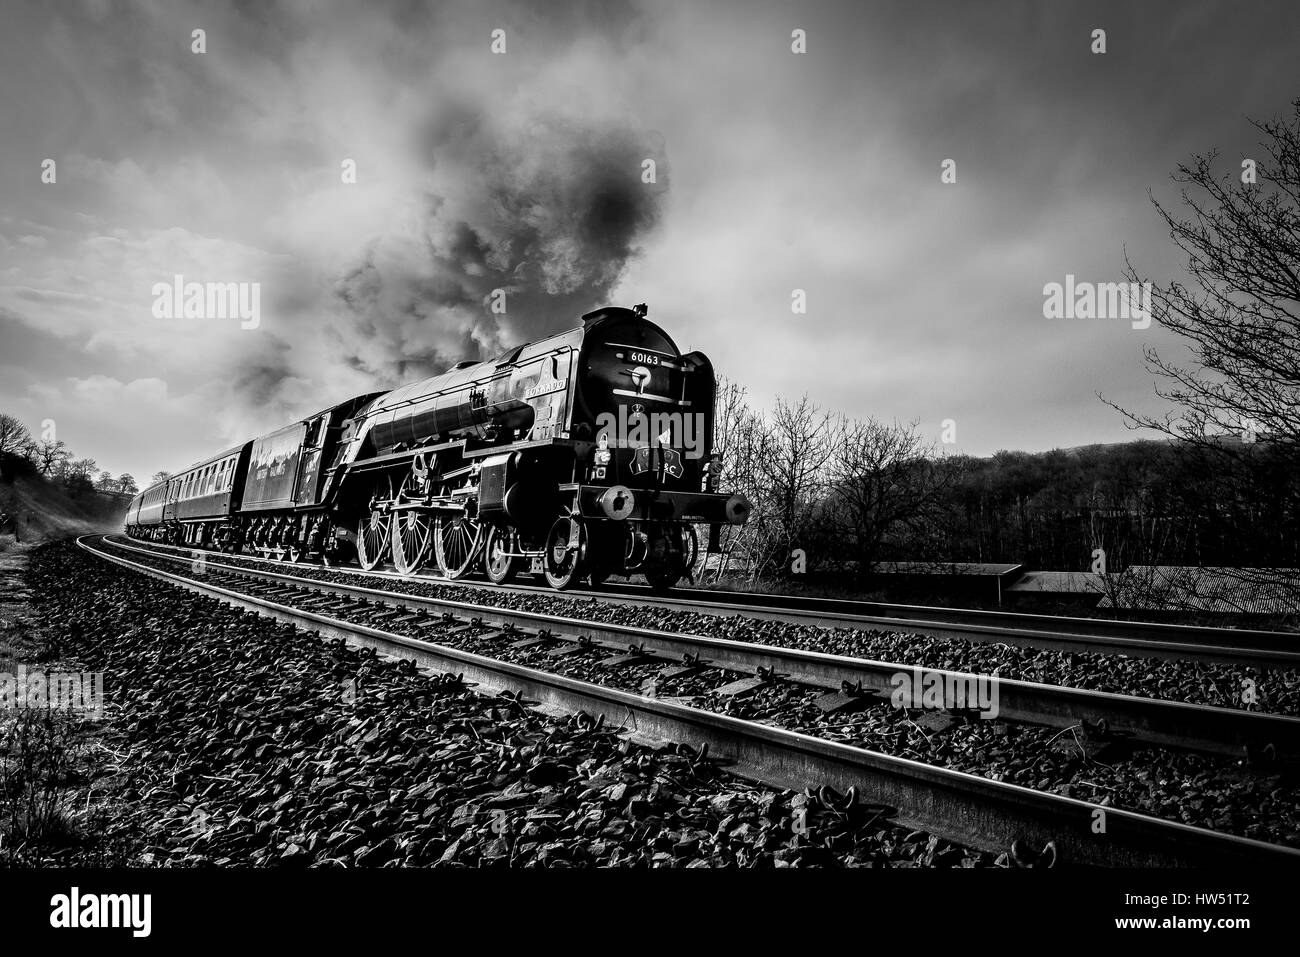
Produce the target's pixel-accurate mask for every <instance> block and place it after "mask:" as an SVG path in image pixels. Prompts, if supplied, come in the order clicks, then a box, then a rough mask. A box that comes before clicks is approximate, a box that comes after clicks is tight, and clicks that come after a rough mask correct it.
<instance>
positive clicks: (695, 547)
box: [645, 525, 700, 592]
mask: <svg viewBox="0 0 1300 957" xmlns="http://www.w3.org/2000/svg"><path fill="white" fill-rule="evenodd" d="M668 534H670V535H671V534H673V533H672V532H669V533H668ZM676 534H677V535H678V536H679V541H680V548H681V551H680V552H676V553H675V554H674V556H673V558H672V560H671V561H670V562H669V564H668V565H667V566H666V567H664V568H656V569H651V570H648V571H646V573H645V580H646V582H647V583H648V584H649V585H650V588H651V590H652V591H656V592H665V591H668V590H669V589H671V588H672V587H673V586H674V585H676V584H677V583H678V582H679V581H681V580H682V576H683V575H685V574H686V573H687V572H688V571H690V570H691V569H692V568H694V567H695V559H696V557H697V556H698V555H699V553H700V540H699V537H698V536H697V535H696V534H695V527H694V526H692V525H683V526H681V527H680V529H679V530H677V532H676Z"/></svg>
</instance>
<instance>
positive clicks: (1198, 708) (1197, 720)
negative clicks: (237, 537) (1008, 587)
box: [107, 542, 1300, 757]
mask: <svg viewBox="0 0 1300 957" xmlns="http://www.w3.org/2000/svg"><path fill="white" fill-rule="evenodd" d="M107 544H108V547H110V548H116V549H122V550H125V551H130V552H134V553H136V554H143V555H149V556H151V557H154V558H158V559H162V560H164V561H173V562H179V563H184V562H187V559H185V558H183V557H180V556H165V555H159V554H158V553H156V552H153V551H151V550H149V549H139V548H135V547H133V546H126V545H122V544H120V543H117V542H110V543H107ZM205 565H206V567H207V568H208V569H220V570H222V571H224V572H228V573H230V574H235V575H242V576H247V577H249V578H253V579H259V580H261V581H263V582H279V583H281V584H283V585H287V586H290V587H294V588H299V589H303V590H304V591H309V592H312V593H321V594H332V595H336V596H340V597H344V596H346V597H352V598H356V599H359V600H365V601H375V602H378V603H381V604H386V605H389V606H390V607H394V608H397V607H400V608H403V609H407V608H418V609H423V610H425V611H432V612H438V613H450V614H453V615H459V616H461V617H462V618H466V619H477V620H479V621H480V622H482V623H483V624H485V625H490V626H493V627H499V628H513V629H518V630H521V631H528V630H534V631H539V632H547V633H549V634H550V635H552V636H554V637H555V638H558V639H562V640H563V639H568V640H570V641H574V642H580V641H589V642H591V643H593V644H596V645H599V646H602V647H605V648H611V649H617V650H627V649H637V650H639V651H640V652H642V653H644V654H646V655H649V656H653V657H658V658H665V659H669V660H683V659H685V658H687V657H690V658H692V659H695V660H698V662H699V663H700V664H701V665H705V666H707V667H712V668H721V669H725V670H728V671H735V672H741V673H744V674H749V675H754V674H757V673H758V670H759V669H760V668H763V669H766V670H768V671H770V672H772V673H775V674H777V675H781V676H783V677H787V678H790V679H791V680H794V681H797V682H800V683H802V684H808V685H815V686H821V687H825V688H828V689H831V690H839V689H840V688H841V687H843V686H844V685H846V684H847V685H850V686H855V687H860V688H861V691H862V693H864V694H866V695H868V696H872V695H882V696H883V698H882V699H881V700H888V699H889V697H890V695H891V694H892V693H893V691H894V690H895V689H896V688H898V687H900V686H903V685H905V684H906V685H908V686H909V687H911V684H910V682H911V681H912V680H913V676H914V675H915V676H916V680H918V681H919V680H929V681H933V682H934V684H935V687H937V688H940V689H943V694H944V704H945V706H946V707H956V706H958V705H959V703H960V702H959V701H957V700H956V699H955V696H954V692H955V691H956V690H957V689H958V688H961V689H976V688H978V687H979V685H978V684H977V683H978V682H980V681H981V680H984V681H987V680H988V677H987V676H981V675H976V674H973V673H969V672H959V671H950V670H944V669H937V668H926V669H920V668H917V667H915V666H913V665H907V664H901V663H897V662H885V661H877V660H872V659H868V658H850V657H846V656H843V655H831V654H826V653H824V652H817V651H808V650H804V649H799V648H784V647H780V646H776V645H760V644H753V643H750V642H742V641H733V640H731V639H727V638H713V637H709V636H704V635H692V634H682V633H676V632H666V631H659V630H656V629H649V628H638V627H634V626H631V625H617V624H609V623H603V622H592V621H585V620H581V619H575V618H565V617H562V616H559V615H550V614H544V613H541V612H530V611H518V610H513V609H503V608H496V607H493V606H487V605H477V604H472V603H468V602H460V601H454V600H451V599H444V598H426V597H423V596H417V595H407V594H403V593H400V592H389V591H383V590H380V589H374V588H367V587H363V586H360V585H345V584H341V583H335V582H322V581H319V580H316V579H310V578H299V577H297V576H294V575H290V574H287V573H284V572H272V571H266V570H264V569H251V568H240V567H238V566H232V565H227V564H225V563H223V562H216V561H206V560H205ZM931 676H933V677H931ZM993 688H995V689H996V692H995V693H996V695H997V714H996V715H995V716H996V717H999V718H1003V719H1006V720H1009V721H1019V722H1023V723H1027V724H1038V725H1045V726H1047V727H1053V728H1071V727H1078V726H1079V725H1080V722H1081V719H1087V720H1089V721H1091V722H1093V723H1096V722H1099V721H1103V720H1104V721H1105V722H1106V723H1107V725H1109V729H1110V731H1111V733H1112V734H1118V735H1119V736H1121V737H1128V738H1131V740H1133V741H1134V742H1139V743H1143V744H1150V745H1155V746H1157V747H1171V748H1182V749H1189V750H1197V751H1205V752H1209V753H1214V754H1223V755H1232V756H1238V757H1239V756H1241V755H1242V754H1243V753H1244V749H1245V748H1246V746H1248V745H1249V746H1250V747H1252V748H1256V749H1259V748H1263V747H1265V746H1266V745H1269V744H1272V745H1273V746H1274V748H1275V750H1276V751H1277V752H1279V753H1284V754H1300V718H1295V717H1290V716H1287V715H1278V714H1270V713H1264V712H1257V711H1245V710H1240V709H1234V708H1220V707H1215V706H1212V705H1202V704H1188V703H1186V702H1181V701H1169V700H1165V699H1159V698H1142V697H1137V696H1133V695H1122V694H1115V693H1113V692H1107V691H1094V690H1089V689H1083V688H1072V687H1068V686H1064V685H1053V684H1044V683H1040V682H1031V681H1020V680H1016V679H1010V678H994V679H993ZM990 693H993V692H992V689H990ZM967 700H968V701H969V700H970V699H969V698H968V699H967Z"/></svg>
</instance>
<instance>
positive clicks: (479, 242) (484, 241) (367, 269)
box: [335, 107, 668, 381]
mask: <svg viewBox="0 0 1300 957" xmlns="http://www.w3.org/2000/svg"><path fill="white" fill-rule="evenodd" d="M418 139H419V142H420V146H419V147H418V148H419V149H420V151H421V153H422V159H423V160H424V161H426V162H427V164H428V181H427V186H426V187H425V188H424V189H423V190H422V194H421V195H420V196H419V197H418V199H417V200H416V201H415V203H414V204H413V205H414V207H415V213H416V215H414V216H413V218H412V220H411V222H409V223H407V224H405V226H404V227H403V228H400V229H399V228H394V230H393V231H392V232H390V233H389V234H387V235H385V236H383V237H381V238H378V239H376V240H373V241H372V242H370V243H369V244H368V246H367V247H366V249H365V250H364V254H363V255H362V257H361V260H360V262H358V263H357V264H356V265H355V267H354V268H352V269H350V270H348V271H347V272H346V274H345V275H343V277H342V278H341V279H340V280H339V281H338V283H337V284H336V287H335V292H336V294H337V296H338V297H339V299H340V300H341V301H342V303H343V304H344V305H345V306H346V310H345V319H346V321H347V322H348V323H349V324H350V325H351V329H350V330H349V331H350V332H352V333H353V334H352V335H350V336H348V337H347V342H348V344H349V346H351V347H352V348H351V354H350V355H349V356H348V359H347V361H348V362H349V364H350V365H351V366H352V367H353V368H355V369H358V370H359V371H364V372H366V373H369V374H372V375H374V376H376V378H377V379H379V380H396V381H409V380H410V379H413V378H417V377H419V376H422V375H429V374H433V373H435V372H439V371H442V370H443V369H444V368H445V367H446V366H447V364H448V363H450V362H453V361H456V360H458V359H463V358H478V357H487V356H491V355H494V354H496V353H498V352H499V351H501V350H502V349H504V348H506V347H508V346H511V345H514V344H517V343H519V342H523V341H529V340H533V339H537V338H539V337H543V336H545V335H548V334H551V333H554V332H556V331H559V330H562V329H565V328H568V327H570V326H572V325H575V324H576V323H577V321H578V318H579V317H580V316H581V314H582V313H583V312H586V311H589V310H590V309H592V308H595V307H597V306H600V305H603V304H605V303H607V302H608V301H609V297H610V294H611V292H612V291H613V290H614V288H615V287H616V286H617V284H618V282H619V279H620V278H621V277H622V275H623V272H624V270H625V268H626V266H627V265H628V263H629V262H630V261H631V260H632V258H633V257H634V256H636V255H637V253H638V249H639V243H640V242H641V240H642V239H643V237H645V236H646V234H647V232H648V231H649V230H651V229H652V228H653V227H654V226H655V225H656V223H657V222H658V220H659V209H660V199H661V196H662V193H663V191H664V189H665V188H666V185H667V173H668V170H667V163H666V159H665V157H664V155H663V148H662V143H661V142H659V141H658V140H659V138H658V136H657V134H654V133H650V132H645V131H638V130H635V129H632V128H631V127H629V126H625V125H617V124H614V125H611V124H609V123H603V122H601V123H598V122H594V121H584V120H581V119H576V118H574V117H571V116H561V115H558V114H554V113H552V114H547V115H541V116H533V117H529V118H528V119H527V120H526V121H522V122H513V123H508V122H504V121H501V120H498V119H497V118H495V117H493V116H491V114H490V111H488V110H481V111H480V110H475V109H469V108H464V107H445V108H444V109H442V110H441V111H440V112H439V113H438V115H437V116H435V117H434V118H433V119H432V120H431V121H430V122H429V125H428V127H427V128H426V129H425V130H423V131H422V132H421V135H420V136H419V137H418ZM646 160H653V161H654V163H655V169H654V178H655V182H653V183H646V182H644V181H643V171H644V169H645V166H644V165H643V164H644V163H645V161H646ZM495 290H502V291H504V293H505V308H506V311H505V313H504V314H497V313H494V312H493V310H492V303H493V297H494V291H495Z"/></svg>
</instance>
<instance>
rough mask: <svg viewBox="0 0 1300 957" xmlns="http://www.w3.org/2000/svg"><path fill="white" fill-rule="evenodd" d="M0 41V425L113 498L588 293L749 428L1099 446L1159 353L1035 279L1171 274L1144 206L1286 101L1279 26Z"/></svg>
mask: <svg viewBox="0 0 1300 957" xmlns="http://www.w3.org/2000/svg"><path fill="white" fill-rule="evenodd" d="M0 22H2V26H0V411H6V412H9V413H11V414H14V415H17V416H18V417H19V418H21V419H22V420H23V421H25V422H27V423H28V425H29V426H32V427H33V428H34V429H36V430H39V428H40V425H41V423H42V422H44V421H46V420H52V421H53V422H54V423H55V425H56V428H57V434H58V437H59V438H61V439H63V440H64V441H66V442H67V443H68V444H69V446H71V448H72V449H73V450H74V452H76V453H77V454H78V455H79V456H90V457H93V458H95V459H96V460H98V462H99V464H100V466H101V467H102V468H105V469H108V470H110V471H112V472H114V473H120V472H124V471H129V472H131V473H132V474H134V475H135V476H136V477H137V479H140V480H142V481H143V480H144V479H146V478H147V477H148V476H149V475H150V474H151V473H153V472H154V471H156V470H158V469H168V470H175V469H177V468H179V467H182V466H184V465H186V464H188V463H190V462H192V461H194V460H196V459H198V458H200V457H203V456H205V455H207V454H209V453H211V452H215V451H217V450H219V449H221V448H224V447H227V446H230V445H233V444H235V443H236V442H239V441H242V440H244V439H246V438H248V437H251V436H253V435H255V434H257V433H259V432H260V431H265V430H269V429H271V428H274V427H277V426H279V425H282V424H285V423H286V422H288V421H291V420H292V419H294V418H295V417H298V416H302V415H306V414H309V413H311V412H313V411H315V410H317V409H319V408H322V407H324V406H326V405H330V404H333V403H334V402H336V401H339V400H342V399H343V398H346V397H348V396H351V395H355V394H358V393H362V392H369V391H373V390H376V389H381V388H388V387H392V386H395V385H398V384H400V383H402V382H406V381H411V380H413V379H416V378H419V377H422V376H424V375H428V374H431V373H432V372H435V371H438V370H440V369H441V368H443V367H445V366H446V365H448V364H450V363H452V362H455V361H457V360H459V359H462V358H477V357H479V356H480V355H487V354H495V353H496V352H498V351H500V350H501V349H502V348H504V347H506V346H508V345H511V344H514V343H516V342H518V341H522V340H524V339H529V338H535V337H537V336H540V335H543V334H546V333H549V332H555V331H559V330H562V329H565V328H568V327H571V326H573V325H575V324H576V320H577V319H578V317H579V316H580V314H581V313H582V312H583V311H586V310H588V309H590V308H592V307H594V306H597V305H600V304H603V303H605V302H612V303H616V304H622V305H632V304H634V303H638V302H647V303H648V304H649V307H650V317H651V318H652V319H654V320H656V321H658V322H659V323H660V324H661V325H663V326H664V327H665V328H666V329H667V330H668V331H669V332H670V333H671V334H672V335H673V336H674V337H675V338H676V339H677V340H678V342H679V344H680V345H681V346H682V347H683V348H684V349H702V350H704V351H705V352H706V353H708V354H709V355H710V357H711V358H712V359H713V361H714V364H715V366H716V367H717V369H718V371H719V372H720V373H721V374H724V375H726V376H727V377H729V378H730V379H733V380H735V381H738V382H740V383H742V384H744V385H745V386H747V387H748V389H749V391H750V396H751V400H752V401H753V402H754V404H756V405H758V406H761V407H762V406H768V405H770V403H771V402H772V401H773V400H774V398H775V397H776V396H778V395H781V396H786V397H798V396H799V395H801V394H803V393H807V394H808V395H809V396H810V397H811V398H812V399H813V400H815V401H816V402H818V403H820V404H821V405H823V406H825V407H827V408H830V409H834V410H836V411H841V412H844V413H846V414H849V415H855V416H867V415H871V416H876V417H878V418H883V419H899V420H903V421H910V420H917V421H918V422H919V423H920V426H921V428H922V429H923V430H925V431H926V433H927V434H929V435H932V436H933V437H934V438H935V439H936V440H937V439H938V438H939V436H940V432H941V426H942V423H943V421H944V420H945V419H952V420H953V421H954V422H955V424H956V438H957V442H956V445H955V448H956V449H958V450H961V451H966V452H970V453H974V454H988V453H990V452H993V451H995V450H997V449H1004V448H1006V449H1028V450H1040V449H1049V448H1053V447H1069V446H1074V445H1080V444H1085V443H1091V442H1108V441H1122V440H1124V439H1126V438H1131V437H1132V435H1133V433H1131V432H1129V431H1127V430H1126V428H1125V425H1124V421H1123V419H1122V417H1121V416H1119V415H1118V414H1117V413H1116V412H1115V411H1114V410H1112V409H1110V408H1109V407H1107V406H1106V405H1104V404H1103V403H1102V402H1101V401H1100V400H1099V399H1098V398H1097V393H1098V392H1101V393H1104V394H1105V395H1106V396H1107V397H1108V398H1111V399H1113V400H1115V401H1117V402H1119V403H1120V404H1122V405H1125V406H1128V407H1133V408H1137V409H1143V410H1146V411H1151V410H1154V409H1156V408H1158V406H1157V405H1156V402H1155V398H1154V394H1153V391H1152V380H1151V376H1150V375H1149V374H1148V373H1147V372H1146V370H1145V368H1144V365H1143V360H1142V349H1143V346H1145V345H1154V346H1156V347H1157V348H1159V349H1161V350H1162V351H1164V352H1167V353H1169V354H1170V355H1177V354H1178V350H1179V348H1180V347H1179V344H1178V343H1177V341H1176V340H1173V339H1172V338H1171V337H1170V336H1169V335H1168V334H1167V333H1163V332H1162V331H1161V330H1160V329H1159V328H1158V327H1156V326H1152V327H1151V328H1150V329H1146V330H1138V329H1134V328H1132V325H1131V323H1129V322H1127V321H1122V320H1062V319H1048V318H1045V317H1044V310H1043V303H1044V293H1043V289H1044V286H1045V285H1046V284H1048V283H1051V282H1064V281H1065V277H1066V275H1067V274H1072V275H1074V276H1075V277H1076V279H1077V280H1080V281H1091V282H1110V281H1119V280H1122V278H1123V276H1122V274H1121V272H1122V268H1123V265H1124V257H1125V254H1126V252H1127V255H1128V256H1129V257H1130V258H1131V259H1132V260H1133V262H1134V264H1135V265H1136V266H1137V267H1138V268H1139V269H1140V270H1142V271H1143V272H1144V273H1148V274H1151V275H1152V276H1154V277H1155V278H1157V279H1166V278H1170V277H1174V276H1177V275H1178V273H1179V270H1180V269H1181V263H1180V260H1179V259H1178V257H1177V256H1176V255H1175V250H1174V249H1173V247H1172V245H1171V243H1170V241H1169V239H1168V236H1167V234H1166V231H1165V228H1164V226H1163V224H1162V222H1161V221H1160V219H1159V218H1158V216H1157V215H1156V213H1155V211H1154V210H1153V209H1152V207H1151V205H1150V202H1149V198H1148V191H1149V190H1150V191H1152V192H1153V193H1154V195H1155V196H1156V197H1157V198H1158V199H1160V200H1161V201H1162V202H1166V203H1173V204H1176V202H1177V188H1176V186H1175V185H1174V184H1173V183H1171V182H1170V179H1169V174H1170V173H1171V172H1172V171H1173V170H1174V169H1175V168H1176V167H1177V165H1178V163H1180V162H1182V161H1185V160H1187V159H1188V158H1189V157H1190V156H1191V154H1193V153H1196V152H1203V151H1206V150H1209V149H1211V148H1216V147H1217V148H1218V149H1219V150H1220V151H1221V153H1222V155H1223V157H1224V160H1225V164H1226V166H1225V169H1226V170H1227V171H1228V172H1231V171H1232V170H1233V169H1235V168H1236V166H1237V165H1238V164H1239V163H1240V159H1241V158H1243V157H1252V156H1258V155H1261V150H1260V148H1259V146H1258V142H1259V139H1260V136H1259V134H1258V133H1257V131H1256V130H1254V129H1253V128H1252V127H1251V126H1250V124H1249V122H1248V120H1249V118H1252V117H1253V118H1270V117H1274V116H1277V115H1279V114H1281V113H1283V112H1284V111H1286V110H1288V109H1289V104H1290V102H1291V101H1292V99H1294V98H1295V97H1296V96H1300V4H1296V3H1294V2H1278V3H1256V2H1250V3H1209V2H1204V3H1194V2H1143V3H1114V4H1104V3H1103V4H1098V3H1087V4H1082V3H1070V2H1053V3H1046V2H1043V3H1028V2H1026V3H1008V2H988V3H972V2H950V3H939V2H926V0H899V2H888V3H881V2H871V0H853V2H821V3H818V2H798V3H789V4H781V3H770V2H763V0H758V2H754V0H746V2H717V0H691V2H685V0H683V2H680V3H672V2H650V0H645V2H635V0H619V2H595V0H592V2H571V0H570V2H565V0H547V2H544V3H543V2H537V3H532V4H523V3H497V2H491V0H475V2H465V3H442V2H428V3H417V2H374V0H366V2H360V0H358V2H355V3H348V4H343V3H339V4H328V3H317V2H306V0H304V2H294V3H270V2H247V3H232V4H218V3H184V2H162V0H158V2H114V0H96V2H66V3H48V2H32V3H25V2H14V0H5V2H4V3H3V6H2V7H0ZM196 29H201V30H203V31H204V34H203V52H195V45H196V41H195V39H194V35H193V31H194V30H196ZM1096 29H1103V30H1105V45H1106V49H1105V52H1104V53H1095V52H1093V46H1094V39H1093V31H1094V30H1096ZM496 30H501V31H504V33H503V34H497V46H498V49H499V48H500V41H501V39H502V38H503V39H504V45H505V46H504V52H494V50H493V48H492V47H493V42H494V40H493V36H494V34H493V31H496ZM796 30H802V31H804V36H805V37H806V52H803V53H795V52H793V50H792V43H793V42H794V40H793V39H792V32H793V31H796ZM647 159H652V160H654V161H655V182H653V183H646V182H643V179H644V176H643V173H644V171H645V169H646V167H645V165H644V162H645V160H647ZM46 160H53V161H54V165H53V171H54V176H53V179H54V181H53V182H45V181H43V179H48V178H50V177H49V175H48V173H47V172H46V171H47V170H48V168H49V164H46V163H45V161H46ZM945 160H952V161H954V163H955V166H953V167H951V168H952V169H953V170H954V171H955V182H947V183H946V182H943V179H942V177H941V174H942V173H943V164H944V161H945ZM347 161H352V162H353V163H354V164H355V182H345V179H346V178H347V177H345V175H344V172H345V163H346V162H347ZM43 173H44V174H45V175H44V176H43ZM950 178H951V177H950ZM177 274H180V275H182V276H184V278H185V281H197V282H220V283H227V282H237V283H258V284H259V287H258V288H259V295H260V317H259V321H258V323H257V325H256V328H241V323H240V322H239V321H238V320H236V319H221V318H214V317H207V318H189V319H186V318H183V317H182V318H175V317H173V318H166V317H159V316H158V315H156V311H157V310H156V309H155V306H156V304H157V303H156V300H157V294H156V292H155V284H158V283H171V282H172V281H173V277H174V276H176V275H177ZM494 289H504V290H505V291H506V297H505V300H504V301H505V303H506V312H505V314H504V315H501V314H497V313H494V312H493V311H492V308H491V307H492V302H493V299H492V290H494ZM797 289H798V290H803V291H804V293H805V295H806V312H803V313H797V312H794V311H792V296H793V295H794V290H797Z"/></svg>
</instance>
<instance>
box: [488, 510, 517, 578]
mask: <svg viewBox="0 0 1300 957" xmlns="http://www.w3.org/2000/svg"><path fill="white" fill-rule="evenodd" d="M515 544H516V543H515V536H514V535H513V534H512V533H511V532H510V531H509V530H508V529H504V528H501V527H500V526H499V525H493V526H492V527H490V528H489V529H488V533H487V541H486V542H484V544H483V572H484V574H486V575H487V577H488V581H490V582H492V584H494V585H502V584H504V583H506V582H508V581H510V580H511V579H513V578H514V577H515V575H517V574H518V573H519V559H518V558H515V557H514V556H513V555H507V554H506V552H507V551H510V550H512V549H514V546H515ZM515 550H517V549H515Z"/></svg>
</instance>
